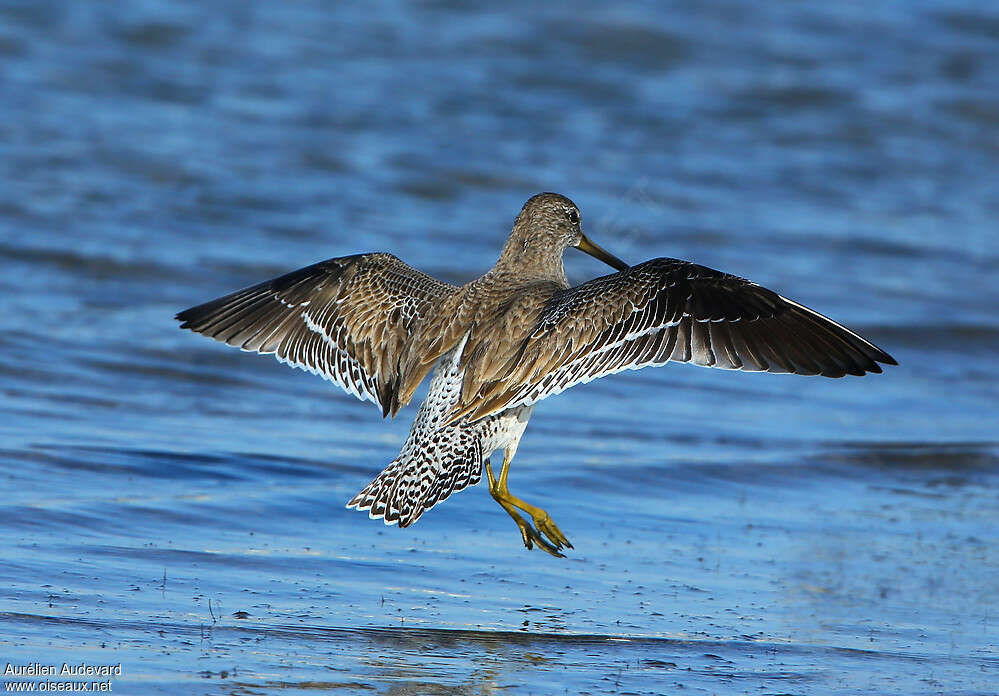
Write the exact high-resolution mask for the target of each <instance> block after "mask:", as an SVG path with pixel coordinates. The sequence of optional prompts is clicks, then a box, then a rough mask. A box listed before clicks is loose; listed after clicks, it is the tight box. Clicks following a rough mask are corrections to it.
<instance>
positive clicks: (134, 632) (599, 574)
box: [0, 0, 999, 694]
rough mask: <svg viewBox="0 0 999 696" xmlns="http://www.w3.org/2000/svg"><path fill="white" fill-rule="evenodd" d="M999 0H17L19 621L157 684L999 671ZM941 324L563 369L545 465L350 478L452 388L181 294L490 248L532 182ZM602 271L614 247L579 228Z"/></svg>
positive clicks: (853, 305) (582, 261) (5, 492)
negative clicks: (268, 349)
mask: <svg viewBox="0 0 999 696" xmlns="http://www.w3.org/2000/svg"><path fill="white" fill-rule="evenodd" d="M997 176H999V10H997V8H996V6H995V5H994V4H993V3H984V2H974V1H972V0H967V1H963V2H962V1H958V0H954V1H950V0H931V1H928V2H920V3H906V2H883V3H877V2H874V3H872V2H837V3H822V4H819V3H784V2H762V3H750V2H735V1H729V2H726V1H721V2H710V3H682V2H647V3H639V2H628V3H614V4H610V3H598V2H580V3H576V4H574V5H573V6H572V7H571V9H569V8H555V7H548V6H546V5H545V4H542V3H537V2H518V1H516V0H514V1H513V2H506V3H502V5H496V4H492V3H459V2H447V1H444V2H413V3H402V2H390V1H386V2H376V3H365V4H360V5H356V6H353V5H348V4H346V3H324V2H297V3H268V2H262V1H261V2H257V1H251V2H247V1H246V0H238V1H237V0H233V1H232V2H213V3H198V2H187V1H180V0H171V1H170V2H166V1H164V2H151V1H139V2H131V3H105V2H73V3H65V2H56V1H51V2H49V1H44V0H30V1H23V2H17V1H11V0H0V293H2V297H3V312H2V313H0V351H2V356H3V360H2V362H0V374H2V383H0V384H2V391H0V467H2V477H0V490H2V496H0V581H2V582H0V658H2V660H3V661H7V662H11V663H13V664H15V665H16V664H26V663H29V662H42V663H43V664H45V663H57V662H58V663H61V662H63V661H67V662H70V663H80V662H87V663H90V664H93V663H118V662H121V663H122V666H123V672H124V675H123V676H122V677H120V678H117V679H115V680H114V682H113V687H114V691H115V692H119V693H171V694H173V693H176V694H191V693H212V694H215V693H219V694H248V693H278V692H281V693H296V692H305V691H309V692H315V691H324V690H326V691H332V692H337V693H372V692H375V693H391V694H429V693H433V694H489V693H496V692H499V691H502V692H504V693H518V694H519V693H525V694H527V693H534V694H537V693H663V692H676V691H677V690H679V689H681V688H683V689H684V693H711V694H722V693H725V694H727V693H795V694H799V693H857V694H870V693H907V694H922V693H927V694H929V693H948V694H972V693H974V694H983V693H996V692H997V687H996V684H997V683H999V645H997V643H999V639H997V637H999V628H997V626H999V616H997V613H996V606H997V604H999V584H997V582H996V579H997V578H999V556H997V548H999V545H997V544H999V524H997V521H999V495H997V490H999V488H997V484H999V444H997V442H999V436H997V423H999V409H997V403H999V378H997V377H996V375H995V367H996V363H997V358H999V349H997V346H999V303H997V301H996V298H997V290H999V287H997V286H999V240H997V231H999V225H997V218H999V182H997ZM545 190H547V191H557V192H560V193H563V194H566V195H568V196H570V197H571V198H573V199H574V200H575V201H576V203H577V204H578V205H579V206H580V208H581V210H582V212H583V226H584V229H586V230H587V232H588V233H589V234H590V236H591V238H593V239H594V241H596V242H597V243H598V244H601V245H603V246H605V247H606V248H607V249H609V250H610V251H612V252H613V253H615V254H617V255H618V256H621V257H622V258H624V259H625V260H626V261H629V262H631V263H637V262H639V261H642V260H645V259H648V258H652V257H656V256H673V257H678V258H685V259H690V260H693V261H696V262H698V263H701V264H704V265H708V266H712V267H716V268H720V269H722V270H725V271H729V272H732V273H736V274H738V275H743V276H747V277H749V278H752V279H753V280H756V281H757V282H760V283H761V284H763V285H766V286H768V287H771V288H773V289H775V290H777V291H779V292H781V293H782V294H784V295H787V296H789V297H791V298H794V299H796V300H798V301H800V302H802V303H804V304H806V305H809V306H812V307H814V308H815V309H817V310H819V311H821V312H823V313H825V314H828V315H830V316H831V317H833V318H835V319H837V320H839V321H841V322H843V323H845V324H846V325H847V326H849V327H851V328H853V329H855V330H857V331H859V332H860V333H862V334H863V335H865V336H866V337H868V338H870V339H871V340H873V341H874V342H875V343H877V344H879V345H880V346H882V347H883V348H885V349H886V350H887V351H888V352H890V353H891V354H893V355H894V356H895V358H897V359H898V361H899V363H900V366H899V367H897V368H892V369H889V370H888V371H887V374H885V375H875V376H871V377H865V378H863V379H849V378H848V379H844V380H822V379H819V378H800V377H792V376H775V375H767V374H742V373H729V372H724V371H713V370H703V369H697V368H694V367H690V366H685V365H677V366H670V367H667V368H663V369H657V370H644V371H641V372H632V373H626V374H622V375H617V376H615V377H612V378H609V379H606V380H601V381H598V382H594V383H593V384H591V385H588V386H585V387H579V388H577V389H574V390H572V391H570V392H567V393H565V394H563V395H562V396H560V397H558V398H554V399H551V400H549V401H546V402H544V403H543V404H541V405H540V406H539V407H538V408H537V409H536V411H535V414H534V417H533V419H532V422H531V427H530V428H529V429H528V432H527V434H526V436H525V437H524V440H523V441H522V443H521V447H520V451H519V454H518V457H517V460H516V465H515V466H514V467H513V470H512V475H511V487H512V489H513V490H514V491H515V492H516V493H518V494H519V495H521V496H522V497H524V498H526V499H527V500H530V501H532V502H535V503H539V504H542V505H544V506H545V507H547V509H548V510H549V511H550V512H551V514H552V516H553V518H554V519H556V520H557V521H558V523H559V525H560V526H561V527H562V529H563V530H564V531H565V532H566V534H567V535H568V537H569V538H570V539H571V540H572V542H573V543H574V544H575V547H576V548H575V550H574V551H571V552H570V553H569V558H567V559H565V560H556V559H553V558H550V557H548V556H547V555H544V554H541V553H539V552H537V551H535V552H527V551H526V550H525V549H524V548H523V547H522V546H521V543H520V540H519V537H518V535H517V531H516V529H515V527H514V526H513V525H512V524H511V522H510V520H509V519H508V518H507V516H506V515H505V514H504V513H503V512H502V510H500V509H499V507H498V506H497V505H495V504H494V503H493V502H492V500H491V499H490V498H489V496H488V493H487V491H486V490H485V487H484V486H477V487H475V488H472V489H470V490H468V491H466V492H463V493H461V494H459V495H456V496H455V497H454V498H452V499H450V500H448V501H447V503H446V504H444V505H443V506H441V507H440V508H438V509H435V510H433V511H432V512H431V513H429V514H428V515H426V516H425V517H424V518H423V519H422V520H421V521H420V522H419V524H418V525H416V526H415V527H413V528H411V529H406V530H398V529H396V528H386V527H384V526H383V525H382V524H381V523H380V522H372V521H370V520H368V519H367V518H366V517H365V516H364V515H361V514H358V513H356V512H353V511H347V510H345V509H343V504H344V503H345V502H346V501H347V500H348V499H349V498H350V497H351V496H352V495H353V494H354V493H355V492H356V491H357V490H359V489H360V488H361V487H362V486H363V485H364V484H365V483H366V482H367V481H368V480H370V478H372V477H373V476H374V475H375V474H376V473H377V472H378V471H379V470H380V469H381V468H382V467H383V466H384V465H385V464H386V463H388V462H389V461H390V460H391V459H392V458H393V457H394V456H395V454H396V452H397V451H398V448H399V447H400V446H401V444H402V442H403V441H404V439H405V436H406V434H407V433H408V430H409V424H410V421H411V419H412V418H413V416H414V414H415V408H409V409H407V410H406V411H404V412H403V413H402V414H401V416H400V418H398V419H396V420H395V421H387V422H385V421H382V420H381V419H380V418H379V415H378V413H377V411H376V410H375V409H373V408H372V407H371V405H370V404H366V403H361V402H358V401H356V400H355V399H353V397H350V396H348V395H346V394H344V393H342V392H340V391H339V390H337V389H336V388H335V387H334V386H332V385H330V384H328V383H326V382H323V381H322V380H319V379H316V378H315V377H313V376H311V375H308V374H306V373H304V372H300V371H292V370H289V369H288V368H286V367H284V366H282V365H279V364H278V363H277V362H276V361H274V360H272V359H269V358H262V357H259V356H255V355H248V354H242V353H240V352H239V351H235V350H233V349H231V348H228V347H226V346H222V345H220V344H216V343H213V342H211V341H208V340H206V339H204V338H203V337H200V336H195V335H193V334H190V333H188V332H181V331H179V330H178V329H177V325H176V323H175V322H174V321H173V319H172V317H173V315H174V313H175V312H177V311H178V310H180V309H183V308H186V307H188V306H191V305H194V304H198V303H201V302H203V301H206V300H208V299H211V298H214V297H216V296H219V295H221V294H224V293H227V292H230V291H232V290H234V289H236V288H239V287H243V286H246V285H249V284H252V283H256V282H258V281H261V280H264V279H267V278H270V277H272V276H275V275H278V274H280V273H283V272H285V271H288V270H291V269H294V268H298V267H300V266H304V265H307V264H310V263H312V262H315V261H318V260H321V259H325V258H329V257H333V256H341V255H346V254H352V253H358V252H366V251H391V252H393V253H395V254H397V255H398V256H400V257H401V258H403V259H404V260H406V261H407V262H409V263H410V264H412V265H414V266H416V267H417V268H420V269H422V270H424V271H426V272H429V273H431V274H433V275H436V276H438V277H440V278H443V279H446V280H448V281H451V282H456V283H457V282H462V281H465V280H468V279H471V278H472V277H475V276H477V275H478V274H480V273H482V272H483V271H484V270H486V269H487V268H488V267H489V266H490V265H491V264H492V263H493V261H494V260H495V258H496V256H497V255H498V253H499V249H500V247H501V245H502V243H503V241H504V239H505V237H506V234H507V232H508V230H509V228H510V225H511V224H512V221H513V218H514V216H515V215H516V213H517V212H518V210H519V209H520V206H521V205H522V204H523V202H524V201H525V200H526V199H527V198H528V197H529V196H531V195H533V194H534V193H537V192H539V191H545ZM566 264H567V269H568V273H569V276H570V279H571V280H572V281H573V282H582V281H584V280H586V279H588V278H590V277H593V276H595V275H601V274H603V273H605V272H606V270H607V269H606V268H605V267H602V266H601V265H600V264H598V263H597V262H596V261H594V260H592V259H590V258H589V257H585V256H584V255H582V254H578V253H576V252H574V251H572V250H570V251H569V252H567V255H566Z"/></svg>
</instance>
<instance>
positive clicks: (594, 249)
mask: <svg viewBox="0 0 999 696" xmlns="http://www.w3.org/2000/svg"><path fill="white" fill-rule="evenodd" d="M576 248H577V249H579V250H580V251H585V252H586V253H587V254H589V255H590V256H592V257H593V258H595V259H600V260H601V261H603V262H604V263H606V264H607V265H608V266H612V267H614V268H616V269H617V270H619V271H623V270H626V269H627V268H629V266H628V264H626V263H625V262H624V261H622V260H621V259H619V258H618V257H616V256H614V254H612V253H610V252H609V251H604V250H603V249H601V248H600V247H598V246H597V245H596V244H594V243H593V242H591V241H590V238H589V237H587V236H586V235H585V234H580V239H579V244H577V245H576Z"/></svg>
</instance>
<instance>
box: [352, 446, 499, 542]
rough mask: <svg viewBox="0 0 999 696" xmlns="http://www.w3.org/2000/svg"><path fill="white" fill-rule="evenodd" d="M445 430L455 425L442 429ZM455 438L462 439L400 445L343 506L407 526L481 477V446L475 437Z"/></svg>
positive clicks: (390, 522) (374, 518) (386, 522)
mask: <svg viewBox="0 0 999 696" xmlns="http://www.w3.org/2000/svg"><path fill="white" fill-rule="evenodd" d="M447 430H455V431H457V430H459V428H445V429H443V431H442V432H444V431H447ZM456 439H458V440H464V441H463V442H462V441H459V442H455V441H452V442H446V443H443V444H444V446H439V445H437V446H429V447H414V448H412V449H410V448H408V447H407V448H403V451H402V452H401V453H400V454H399V456H398V457H397V458H396V459H394V460H393V461H392V463H391V464H389V465H388V466H387V467H385V469H384V471H382V473H380V474H378V476H376V477H375V479H374V480H373V481H372V482H371V483H369V484H368V485H367V486H365V487H364V488H363V489H362V490H361V492H360V493H358V494H357V495H355V496H354V497H353V498H351V500H350V502H349V503H347V508H354V509H356V510H367V511H368V517H370V518H371V519H373V520H376V519H378V518H382V519H384V520H385V524H396V523H398V525H399V526H400V527H408V526H409V525H411V524H413V523H414V522H416V521H417V520H418V519H420V516H421V515H423V513H424V512H426V511H427V510H429V509H430V508H432V507H433V506H434V505H436V504H437V503H440V502H443V501H444V500H446V499H447V497H448V496H449V495H451V494H452V493H456V492H458V491H460V490H463V489H465V488H467V487H468V486H473V485H475V484H476V483H478V482H479V479H481V478H482V447H481V445H480V443H479V441H478V438H467V439H466V438H456ZM455 445H459V446H458V447H455Z"/></svg>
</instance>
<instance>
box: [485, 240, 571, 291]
mask: <svg viewBox="0 0 999 696" xmlns="http://www.w3.org/2000/svg"><path fill="white" fill-rule="evenodd" d="M562 252H563V250H562V249H549V248H545V247H541V246H538V245H537V244H534V243H531V241H530V240H529V241H528V242H527V243H525V241H524V240H523V239H519V238H518V235H512V236H511V237H510V238H509V239H508V240H507V241H506V244H505V245H504V246H503V252H502V253H501V254H500V257H499V259H498V260H497V261H496V264H495V265H494V266H493V267H492V270H490V274H493V275H498V274H503V275H506V274H510V275H514V276H518V277H522V278H523V279H524V281H525V282H526V281H536V280H547V281H551V282H553V283H557V284H558V285H560V286H562V287H569V280H568V279H567V278H566V275H565V266H563V264H562Z"/></svg>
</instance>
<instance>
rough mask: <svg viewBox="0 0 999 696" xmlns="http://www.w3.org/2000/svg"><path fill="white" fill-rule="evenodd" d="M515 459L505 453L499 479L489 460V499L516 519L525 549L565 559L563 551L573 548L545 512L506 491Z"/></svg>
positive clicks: (487, 469) (487, 473)
mask: <svg viewBox="0 0 999 696" xmlns="http://www.w3.org/2000/svg"><path fill="white" fill-rule="evenodd" d="M512 459H513V456H512V454H511V453H510V450H508V449H506V450H504V451H503V467H502V468H501V469H500V475H499V479H497V478H496V476H495V475H493V468H492V466H491V465H490V464H489V460H486V476H487V477H488V479H489V493H490V495H492V497H493V499H494V500H495V501H496V502H497V503H499V504H500V505H501V506H502V507H503V509H504V510H506V512H507V514H508V515H510V517H512V518H513V521H514V522H516V523H517V527H518V528H519V529H520V536H521V537H522V538H523V540H524V546H526V547H527V548H529V549H531V548H534V544H537V545H538V548H541V549H544V550H545V551H547V552H548V553H550V554H551V555H553V556H557V557H558V558H565V556H564V555H563V554H561V553H559V552H560V551H561V550H562V548H563V547H568V548H570V549H571V548H572V544H570V543H569V540H568V539H566V537H565V534H563V533H562V530H561V529H559V528H558V525H556V524H555V522H553V521H552V518H551V517H550V516H549V515H548V513H547V512H546V511H544V510H542V509H541V508H539V507H535V506H534V505H531V504H530V503H525V502H524V501H523V500H521V499H520V498H518V497H516V496H515V495H512V494H511V493H510V491H509V489H508V488H507V477H508V476H509V475H510V461H511V460H512ZM517 508H519V509H521V510H523V511H524V512H526V513H527V514H528V515H530V516H531V520H532V521H533V522H534V526H533V527H531V525H529V524H527V522H525V521H524V518H523V517H521V516H520V513H519V512H517ZM542 534H543V535H544V536H545V537H548V539H547V540H546V539H545V538H544V537H542ZM549 540H550V542H549Z"/></svg>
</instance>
